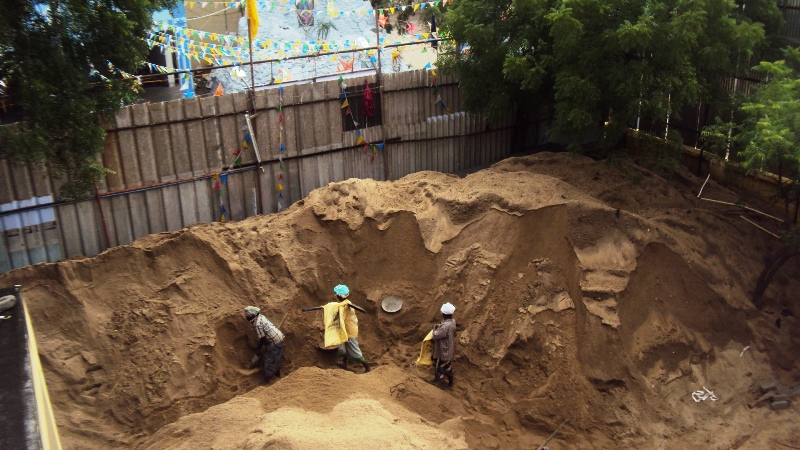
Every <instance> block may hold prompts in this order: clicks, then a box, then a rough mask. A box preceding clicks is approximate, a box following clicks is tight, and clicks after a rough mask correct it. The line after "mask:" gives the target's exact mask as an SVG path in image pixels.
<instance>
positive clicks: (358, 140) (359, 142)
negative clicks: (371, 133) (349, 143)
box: [356, 136, 364, 145]
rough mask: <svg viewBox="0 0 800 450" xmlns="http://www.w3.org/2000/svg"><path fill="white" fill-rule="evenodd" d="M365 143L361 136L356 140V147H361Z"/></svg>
mask: <svg viewBox="0 0 800 450" xmlns="http://www.w3.org/2000/svg"><path fill="white" fill-rule="evenodd" d="M363 143H364V138H363V137H361V136H359V137H358V139H356V145H361V144H363Z"/></svg>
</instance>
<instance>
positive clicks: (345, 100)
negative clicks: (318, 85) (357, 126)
mask: <svg viewBox="0 0 800 450" xmlns="http://www.w3.org/2000/svg"><path fill="white" fill-rule="evenodd" d="M348 106H350V103H347V99H344V103H342V109H344V108H347V107H348Z"/></svg>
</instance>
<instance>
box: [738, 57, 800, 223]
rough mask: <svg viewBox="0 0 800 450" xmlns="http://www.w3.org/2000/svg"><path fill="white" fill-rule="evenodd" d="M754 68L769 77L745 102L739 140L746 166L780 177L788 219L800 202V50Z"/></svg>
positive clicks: (780, 187)
mask: <svg viewBox="0 0 800 450" xmlns="http://www.w3.org/2000/svg"><path fill="white" fill-rule="evenodd" d="M754 70H757V71H760V72H763V73H764V74H765V75H766V79H765V81H764V82H763V83H761V84H760V85H759V86H758V88H757V89H756V91H755V93H754V94H753V95H752V96H751V97H750V98H748V99H747V101H745V102H744V103H743V104H742V106H741V110H742V112H743V113H744V114H745V121H744V123H743V124H742V125H741V130H742V131H741V133H740V134H738V135H737V137H736V139H737V140H738V141H740V142H741V143H742V144H743V150H742V151H741V152H740V153H739V157H740V158H742V165H743V166H744V167H745V168H746V169H748V170H750V171H753V172H755V171H760V170H766V171H769V172H773V173H775V174H776V175H777V176H778V189H779V195H780V197H781V198H782V199H783V200H784V205H785V214H786V216H787V220H789V221H792V222H796V221H797V217H796V214H795V217H789V211H790V205H791V204H792V203H794V204H795V207H796V206H797V204H798V202H800V195H798V194H800V187H798V182H800V49H796V48H795V49H787V50H786V51H785V59H783V60H780V61H777V62H761V63H760V64H759V65H758V66H757V67H755V68H754Z"/></svg>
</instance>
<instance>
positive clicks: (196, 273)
mask: <svg viewBox="0 0 800 450" xmlns="http://www.w3.org/2000/svg"><path fill="white" fill-rule="evenodd" d="M702 181H703V180H699V179H697V178H695V177H693V176H692V175H690V174H688V173H685V172H678V173H677V174H674V175H672V176H671V177H669V178H662V177H660V176H658V175H655V174H653V173H651V172H649V171H647V170H645V169H642V168H640V167H637V166H633V165H626V166H624V167H622V168H614V167H611V166H609V165H607V164H605V163H602V162H595V161H591V160H589V159H586V158H574V157H570V156H569V155H565V154H547V153H545V154H538V155H533V156H529V157H525V158H512V159H509V160H506V161H503V162H501V163H498V164H496V165H495V166H493V167H492V168H490V169H486V170H483V171H481V172H478V173H475V174H472V175H469V176H467V177H465V178H459V177H457V176H453V175H445V174H441V173H435V172H421V173H416V174H413V175H409V176H407V177H405V178H403V179H401V180H399V181H396V182H375V181H373V180H356V179H351V180H347V181H343V182H339V183H332V184H330V185H329V186H327V187H325V188H322V189H318V190H316V191H314V192H312V193H311V194H310V195H309V196H308V198H307V199H305V200H304V201H301V202H298V203H296V204H295V205H293V206H292V207H291V208H289V209H288V210H286V211H284V212H282V213H280V214H275V215H270V216H260V217H254V218H250V219H247V220H244V221H241V222H237V223H232V224H219V223H214V224H207V225H205V224H204V225H196V226H192V227H189V228H186V229H183V230H181V231H178V232H174V233H162V234H159V235H153V236H149V237H147V238H144V239H141V240H139V241H137V242H135V243H134V244H133V245H131V246H125V247H117V248H114V249H111V250H109V251H107V252H105V253H103V254H101V255H99V256H97V257H95V258H91V259H76V260H71V261H64V262H61V263H57V264H47V265H37V266H33V267H29V268H25V269H21V270H17V271H14V272H11V273H9V274H7V275H5V276H3V277H2V278H0V281H2V282H3V283H6V284H7V283H18V284H22V285H23V289H24V296H25V297H26V299H27V302H28V305H29V308H30V310H31V313H32V316H33V317H32V318H33V322H34V327H35V328H36V331H37V338H38V339H39V341H40V351H41V353H42V355H41V356H42V360H43V364H44V365H45V370H46V375H47V381H48V386H49V388H50V390H51V398H52V400H53V402H54V406H55V410H56V417H57V420H58V423H59V426H60V431H61V434H62V438H63V441H64V444H65V447H66V448H98V449H99V448H268V447H269V448H273V447H275V448H312V447H326V446H333V445H343V446H345V447H347V448H351V447H357V448H375V447H391V448H408V447H411V448H429V447H435V446H443V447H446V448H463V447H465V446H469V447H471V448H493V447H496V448H525V447H534V448H535V446H536V445H538V444H540V443H541V442H542V441H543V440H544V439H545V438H546V437H547V436H548V435H549V434H550V433H551V432H552V431H553V430H555V429H556V427H558V425H559V424H561V423H562V422H563V421H565V420H566V421H567V423H566V425H565V426H564V427H563V428H562V429H561V430H560V431H559V433H558V435H557V436H556V438H555V439H554V440H553V441H551V443H550V444H549V445H550V448H552V449H556V448H620V447H623V448H673V447H675V446H681V447H698V448H709V447H711V448H731V447H734V448H736V447H740V446H742V445H744V444H745V443H746V444H747V445H752V446H754V448H767V447H773V446H774V444H772V442H773V441H772V439H783V441H782V442H788V441H786V436H791V432H793V430H795V429H800V428H798V426H797V425H796V423H797V418H798V415H797V410H796V409H795V408H796V407H794V406H793V407H792V408H790V409H789V410H785V411H780V412H773V411H770V410H769V408H764V407H757V408H753V409H750V408H748V407H747V403H748V402H749V401H751V400H752V399H753V397H754V395H755V394H754V391H753V386H754V385H756V384H757V383H760V382H762V381H766V380H768V379H771V378H778V379H779V380H780V381H782V382H783V383H784V384H796V383H797V377H796V375H797V373H798V370H797V369H798V367H797V365H796V364H795V361H794V356H795V354H796V351H795V350H794V349H795V348H797V347H796V345H797V342H798V329H797V327H796V323H795V319H794V316H793V312H792V308H793V304H792V303H791V301H792V300H794V299H793V298H792V293H793V292H794V293H796V292H797V291H798V289H800V283H798V280H797V277H796V274H797V273H800V264H798V263H797V262H796V261H793V262H791V263H789V264H788V265H787V266H786V267H784V268H783V269H782V271H781V272H780V273H779V274H778V276H777V277H776V279H775V281H774V282H773V285H772V286H771V287H770V289H769V290H768V291H767V294H766V295H767V297H768V302H767V304H768V307H767V308H766V309H765V310H764V311H756V310H755V309H754V308H753V306H752V304H751V303H750V301H749V296H750V293H751V292H752V288H753V286H754V283H755V280H756V278H757V277H758V274H759V272H760V270H761V268H762V265H763V262H764V260H765V259H766V258H767V257H768V256H769V255H770V254H771V253H772V252H774V251H776V249H777V248H778V243H777V241H775V240H774V238H772V237H771V236H769V235H767V234H766V233H763V232H762V231H760V230H758V229H757V228H755V227H753V226H752V225H751V224H749V223H747V222H745V221H743V220H741V219H740V218H739V217H738V215H739V214H740V212H739V211H736V214H730V212H731V210H730V209H728V208H727V207H725V206H721V205H714V204H709V203H705V202H702V201H699V200H697V199H696V198H695V194H696V192H697V191H698V190H699V187H700V184H701V183H702ZM704 195H707V196H709V197H712V198H718V199H723V200H730V199H732V198H734V197H733V194H732V193H730V192H729V191H727V190H725V189H724V188H722V187H720V186H718V185H715V184H714V183H713V182H711V183H709V185H708V186H706V188H705V190H704ZM339 283H346V284H348V285H349V286H350V287H351V291H352V295H351V300H352V301H353V302H354V303H355V304H357V305H360V306H362V307H364V308H366V309H367V311H368V313H367V314H361V315H360V317H359V320H360V338H359V340H360V341H361V346H362V349H363V350H364V352H365V356H366V357H367V359H368V360H369V361H372V362H375V363H376V364H377V365H378V366H379V367H378V369H376V370H375V371H373V372H371V373H369V374H365V375H355V374H354V373H351V372H345V371H342V370H340V369H336V368H335V365H334V364H333V363H334V361H335V353H334V354H331V353H330V352H326V351H322V350H319V349H318V348H317V346H318V345H319V344H320V343H321V340H322V324H321V313H319V312H311V313H302V312H300V309H301V308H303V307H310V306H317V305H321V304H324V303H326V302H328V301H331V299H332V287H333V286H334V285H336V284H339ZM387 295H398V296H400V297H402V298H403V299H404V302H405V303H404V307H403V309H402V310H401V311H400V312H398V313H395V314H387V313H385V312H383V311H382V310H381V309H380V308H379V302H380V300H381V299H382V298H384V297H385V296H387ZM445 301H449V302H451V303H453V304H455V305H456V306H457V310H456V316H455V318H456V320H457V321H458V324H459V327H458V335H457V341H458V342H457V352H456V353H457V357H456V360H455V371H456V386H455V388H454V389H453V390H451V391H441V390H439V389H438V388H437V387H435V386H433V385H429V384H427V383H426V382H425V379H426V378H428V377H429V376H430V374H429V373H428V369H426V368H415V367H414V366H413V362H414V361H415V360H416V356H417V353H418V349H419V342H420V341H421V339H422V338H423V337H424V335H425V334H426V332H427V331H428V330H429V329H430V327H431V325H432V324H434V323H436V322H437V321H438V320H439V315H438V308H439V305H441V303H443V302H445ZM248 304H255V305H258V306H260V307H261V308H262V312H264V313H265V314H266V315H267V316H268V317H269V318H270V319H271V320H272V321H273V322H275V323H280V324H281V329H282V330H283V331H284V333H285V334H286V353H285V357H286V360H285V361H284V368H285V369H284V370H283V372H284V374H285V376H284V378H282V379H280V380H279V381H277V382H275V383H274V384H271V385H269V386H267V387H258V383H259V379H260V375H259V374H257V373H253V371H249V370H245V369H243V367H245V366H246V365H247V363H248V361H249V359H250V357H251V356H252V347H253V346H254V336H252V332H251V331H250V330H249V324H248V323H247V322H246V321H245V320H244V319H243V318H242V313H241V311H242V307H243V306H245V305H248ZM779 319H780V320H779ZM781 324H782V325H781ZM776 325H780V327H778V326H776ZM703 386H705V387H707V388H709V389H711V390H713V391H714V393H715V394H716V396H717V397H718V398H719V400H718V401H716V402H711V401H705V402H701V403H696V402H694V401H692V398H691V396H690V394H691V392H693V391H695V390H698V389H702V387H703ZM798 434H800V432H798Z"/></svg>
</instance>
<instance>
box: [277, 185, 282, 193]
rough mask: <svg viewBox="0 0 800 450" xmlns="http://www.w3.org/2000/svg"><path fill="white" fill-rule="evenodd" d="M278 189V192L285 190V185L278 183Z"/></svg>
mask: <svg viewBox="0 0 800 450" xmlns="http://www.w3.org/2000/svg"><path fill="white" fill-rule="evenodd" d="M277 189H278V192H280V191H282V190H283V185H282V184H280V183H278V187H277Z"/></svg>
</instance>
